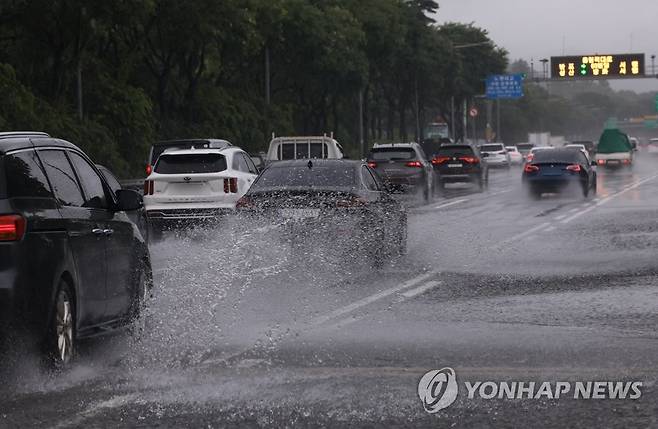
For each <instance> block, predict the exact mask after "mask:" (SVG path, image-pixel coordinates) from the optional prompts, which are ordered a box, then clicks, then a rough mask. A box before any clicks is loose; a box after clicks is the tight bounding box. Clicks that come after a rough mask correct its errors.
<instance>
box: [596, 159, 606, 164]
mask: <svg viewBox="0 0 658 429" xmlns="http://www.w3.org/2000/svg"><path fill="white" fill-rule="evenodd" d="M596 163H597V164H599V165H605V159H599V160H598V161H596Z"/></svg>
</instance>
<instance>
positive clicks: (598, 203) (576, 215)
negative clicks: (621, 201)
mask: <svg viewBox="0 0 658 429" xmlns="http://www.w3.org/2000/svg"><path fill="white" fill-rule="evenodd" d="M656 177H658V174H654V175H653V176H650V177H647V178H645V179H642V180H639V181H637V182H635V183H633V184H632V185H630V186H627V187H625V188H623V189H622V190H621V191H619V192H615V193H614V194H611V195H609V196H607V197H605V198H603V199H601V200H599V201H598V202H597V203H596V204H594V205H591V206H589V207H588V208H586V209H585V210H581V211H579V212H578V213H576V214H574V215H572V216H569V217H568V218H566V219H564V220H562V222H561V223H563V224H566V223H569V222H571V221H572V220H574V219H577V218H579V217H580V216H582V215H584V214H586V213H589V212H591V211H592V210H594V209H595V208H597V207H599V206H602V205H603V204H605V203H607V202H608V201H610V200H612V199H613V198H616V197H618V196H620V195H623V194H625V193H626V192H628V191H631V190H633V189H635V188H637V187H638V186H640V185H642V184H643V183H646V182H648V181H649V180H652V179H655V178H656Z"/></svg>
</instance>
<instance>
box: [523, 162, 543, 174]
mask: <svg viewBox="0 0 658 429" xmlns="http://www.w3.org/2000/svg"><path fill="white" fill-rule="evenodd" d="M523 171H524V172H526V173H535V172H537V171H539V167H537V166H536V165H532V164H526V165H525V167H523Z"/></svg>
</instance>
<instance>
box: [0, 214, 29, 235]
mask: <svg viewBox="0 0 658 429" xmlns="http://www.w3.org/2000/svg"><path fill="white" fill-rule="evenodd" d="M23 235H25V218H24V217H23V216H19V215H2V216H0V241H20V240H21V239H22V238H23Z"/></svg>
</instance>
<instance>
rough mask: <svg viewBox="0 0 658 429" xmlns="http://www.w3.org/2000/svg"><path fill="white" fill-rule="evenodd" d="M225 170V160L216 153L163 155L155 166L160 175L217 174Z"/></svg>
mask: <svg viewBox="0 0 658 429" xmlns="http://www.w3.org/2000/svg"><path fill="white" fill-rule="evenodd" d="M224 170H226V158H224V155H220V154H217V153H200V154H196V153H195V154H185V155H173V154H172V155H167V154H163V155H161V156H160V158H159V159H158V162H157V163H156V164H155V170H154V171H155V172H156V173H160V174H195V173H219V172H220V171H224Z"/></svg>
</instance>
